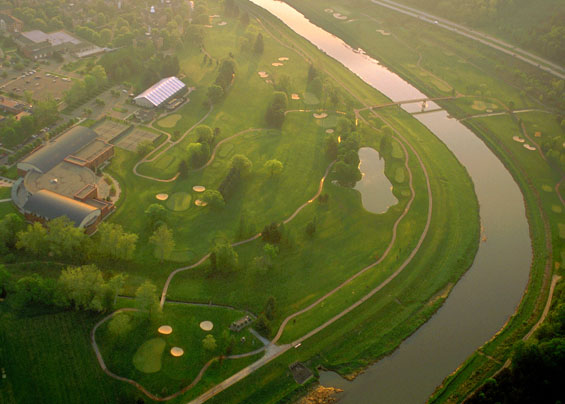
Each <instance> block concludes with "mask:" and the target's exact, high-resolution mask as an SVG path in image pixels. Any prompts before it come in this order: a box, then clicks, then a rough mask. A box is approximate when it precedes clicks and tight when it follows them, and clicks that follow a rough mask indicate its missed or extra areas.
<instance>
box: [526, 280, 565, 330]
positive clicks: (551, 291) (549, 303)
mask: <svg viewBox="0 0 565 404" xmlns="http://www.w3.org/2000/svg"><path fill="white" fill-rule="evenodd" d="M560 279H561V276H559V275H553V279H552V280H551V286H550V287H549V295H548V296H547V302H546V303H545V307H544V309H543V313H542V315H541V317H540V318H539V320H538V322H537V323H536V324H535V325H534V326H533V327H532V329H531V330H530V331H528V333H527V334H526V335H524V338H522V339H523V340H524V341H526V340H527V339H529V338H530V337H531V336H532V335H533V334H534V332H536V331H537V329H538V328H539V327H540V325H541V324H542V323H543V321H544V320H545V318H546V317H547V314H548V313H549V309H550V308H551V301H552V299H553V292H554V291H555V285H557V282H559V280H560Z"/></svg>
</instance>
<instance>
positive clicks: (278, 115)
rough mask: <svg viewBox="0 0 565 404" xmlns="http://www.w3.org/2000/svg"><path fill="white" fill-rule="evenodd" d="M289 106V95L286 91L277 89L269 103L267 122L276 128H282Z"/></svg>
mask: <svg viewBox="0 0 565 404" xmlns="http://www.w3.org/2000/svg"><path fill="white" fill-rule="evenodd" d="M287 106H288V97H287V95H286V93H284V92H282V91H275V92H274V94H273V99H272V101H271V104H270V105H269V108H268V109H267V113H266V115H265V119H266V121H267V124H268V125H270V126H272V127H275V128H281V127H282V125H283V123H284V119H285V112H286V109H287Z"/></svg>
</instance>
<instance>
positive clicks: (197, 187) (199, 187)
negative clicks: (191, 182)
mask: <svg viewBox="0 0 565 404" xmlns="http://www.w3.org/2000/svg"><path fill="white" fill-rule="evenodd" d="M192 190H193V191H194V192H204V191H206V187H203V186H202V185H195V186H193V187H192Z"/></svg>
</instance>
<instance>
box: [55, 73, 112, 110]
mask: <svg viewBox="0 0 565 404" xmlns="http://www.w3.org/2000/svg"><path fill="white" fill-rule="evenodd" d="M107 84H108V77H107V76H106V70H104V67H102V66H101V65H96V66H94V67H93V68H92V70H91V71H90V73H89V74H87V75H86V76H84V79H83V80H76V81H75V82H74V83H73V86H72V87H71V88H70V90H69V91H67V92H65V95H64V100H65V102H66V103H67V105H69V106H70V105H79V104H81V103H83V102H84V101H86V100H88V99H90V98H92V97H94V96H96V95H98V94H99V93H100V91H102V90H103V89H104V88H105V87H106V85H107Z"/></svg>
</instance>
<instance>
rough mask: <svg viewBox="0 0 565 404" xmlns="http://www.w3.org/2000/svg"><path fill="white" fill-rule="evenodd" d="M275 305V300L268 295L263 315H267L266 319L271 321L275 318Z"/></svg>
mask: <svg viewBox="0 0 565 404" xmlns="http://www.w3.org/2000/svg"><path fill="white" fill-rule="evenodd" d="M276 306H277V301H276V300H275V298H274V296H269V299H268V300H267V304H266V305H265V317H267V319H268V320H270V321H273V320H274V318H275V314H276Z"/></svg>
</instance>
